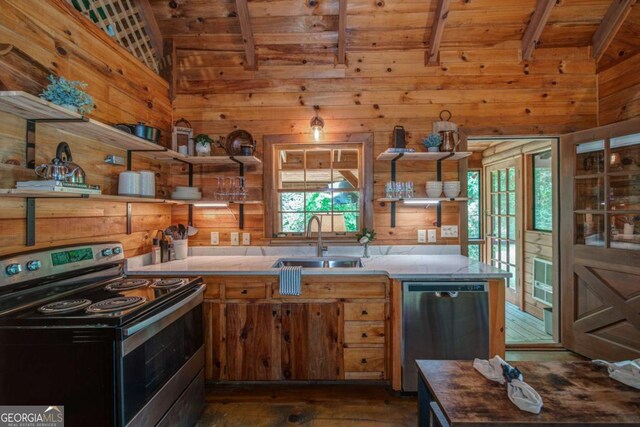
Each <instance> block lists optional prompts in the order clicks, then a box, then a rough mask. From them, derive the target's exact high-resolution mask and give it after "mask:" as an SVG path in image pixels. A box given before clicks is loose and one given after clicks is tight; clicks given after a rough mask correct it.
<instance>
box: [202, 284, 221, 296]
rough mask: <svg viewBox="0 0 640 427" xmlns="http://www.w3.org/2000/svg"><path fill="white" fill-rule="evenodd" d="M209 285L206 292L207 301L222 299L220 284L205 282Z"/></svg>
mask: <svg viewBox="0 0 640 427" xmlns="http://www.w3.org/2000/svg"><path fill="white" fill-rule="evenodd" d="M205 284H206V285H207V287H206V289H205V290H204V298H205V299H219V298H220V283H213V282H211V283H210V282H205Z"/></svg>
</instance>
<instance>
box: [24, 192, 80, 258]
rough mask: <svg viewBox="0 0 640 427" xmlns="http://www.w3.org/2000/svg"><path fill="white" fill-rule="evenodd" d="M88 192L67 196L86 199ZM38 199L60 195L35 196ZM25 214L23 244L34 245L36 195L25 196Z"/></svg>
mask: <svg viewBox="0 0 640 427" xmlns="http://www.w3.org/2000/svg"><path fill="white" fill-rule="evenodd" d="M88 197H89V195H88V194H79V195H78V196H77V197H69V198H70V199H86V198H88ZM37 198H38V199H60V200H64V199H65V198H62V197H40V196H38V197H37ZM25 216H26V220H27V224H26V225H27V226H26V230H25V246H34V245H35V244H36V197H26V198H25Z"/></svg>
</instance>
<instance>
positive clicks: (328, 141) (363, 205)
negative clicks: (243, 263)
mask: <svg viewBox="0 0 640 427" xmlns="http://www.w3.org/2000/svg"><path fill="white" fill-rule="evenodd" d="M263 144H264V145H263V146H264V166H263V168H264V169H263V180H264V185H263V188H264V201H265V218H264V221H265V222H264V226H265V227H264V230H265V238H266V239H272V240H273V241H274V242H286V241H291V242H296V241H300V240H301V239H304V238H305V234H304V233H302V234H301V233H295V234H288V235H286V236H283V235H282V234H279V233H278V226H277V224H276V221H277V220H278V210H279V208H278V204H279V197H278V194H279V192H278V188H277V182H278V181H277V179H278V176H277V174H278V167H277V164H276V162H277V160H278V159H277V155H276V151H277V150H278V149H281V148H283V147H286V148H294V149H295V148H300V149H302V148H313V147H323V146H340V145H349V146H352V147H350V148H356V146H357V147H358V149H359V150H361V154H360V161H361V165H360V169H361V171H360V175H361V177H362V184H361V185H360V225H361V227H366V228H368V229H372V228H373V162H374V159H373V148H374V147H373V144H374V142H373V134H371V133H359V134H324V135H323V138H322V140H321V141H318V142H316V141H315V140H314V139H313V137H312V135H309V134H300V135H265V136H264V137H263ZM307 146H308V147H307ZM317 234H318V233H316V232H314V233H312V236H317ZM355 234H356V232H346V233H345V232H339V233H334V232H323V233H322V235H323V237H327V238H328V239H327V240H332V241H346V240H353V239H354V236H355Z"/></svg>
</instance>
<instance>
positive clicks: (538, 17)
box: [522, 0, 556, 61]
mask: <svg viewBox="0 0 640 427" xmlns="http://www.w3.org/2000/svg"><path fill="white" fill-rule="evenodd" d="M555 5H556V0H538V3H537V4H536V10H535V11H534V12H533V15H532V16H531V21H529V25H528V26H527V29H526V31H525V33H524V37H522V59H524V60H525V61H529V60H531V58H532V57H533V51H534V50H535V48H536V46H537V45H538V42H539V41H540V36H541V35H542V30H544V27H545V25H546V24H547V21H548V20H549V16H550V15H551V11H552V10H553V8H554V6H555Z"/></svg>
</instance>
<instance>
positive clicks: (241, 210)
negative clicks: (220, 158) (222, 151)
mask: <svg viewBox="0 0 640 427" xmlns="http://www.w3.org/2000/svg"><path fill="white" fill-rule="evenodd" d="M229 158H230V159H231V160H232V161H234V162H236V163H237V164H238V165H239V169H238V176H240V177H244V163H242V162H241V161H239V160H238V159H236V158H235V157H233V156H231V157H229ZM238 228H239V229H240V230H244V204H242V203H240V204H239V205H238Z"/></svg>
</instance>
